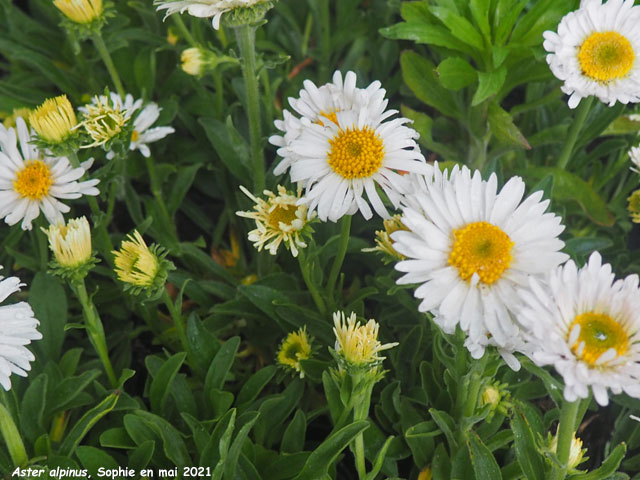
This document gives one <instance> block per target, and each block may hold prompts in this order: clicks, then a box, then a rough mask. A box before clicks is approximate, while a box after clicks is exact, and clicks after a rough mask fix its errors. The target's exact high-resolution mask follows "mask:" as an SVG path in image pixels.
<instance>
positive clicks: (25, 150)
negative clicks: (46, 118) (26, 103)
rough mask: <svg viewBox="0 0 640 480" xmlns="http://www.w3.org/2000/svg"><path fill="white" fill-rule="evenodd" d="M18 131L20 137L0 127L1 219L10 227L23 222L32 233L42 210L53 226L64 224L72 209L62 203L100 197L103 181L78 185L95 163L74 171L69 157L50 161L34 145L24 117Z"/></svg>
mask: <svg viewBox="0 0 640 480" xmlns="http://www.w3.org/2000/svg"><path fill="white" fill-rule="evenodd" d="M16 128H17V134H16V130H15V129H13V128H9V129H5V128H4V127H0V149H1V151H0V218H4V221H5V222H6V223H8V224H9V225H14V224H16V223H18V222H19V221H20V220H22V229H23V230H31V222H32V221H33V220H34V219H35V218H37V217H38V215H39V214H40V210H42V213H43V214H44V216H45V217H46V219H47V220H48V221H49V223H52V224H58V223H64V218H63V216H62V214H63V213H66V212H68V211H69V207H68V206H67V205H65V204H64V203H62V202H60V200H59V199H63V200H67V199H75V198H80V197H81V196H82V195H98V194H99V193H100V192H99V190H98V189H97V188H96V187H95V186H96V185H97V184H98V183H99V180H86V181H82V182H78V181H77V180H78V179H80V178H81V177H82V176H83V175H84V174H85V172H86V171H87V169H88V168H89V167H90V166H91V163H92V162H93V160H89V161H87V162H84V163H83V164H81V165H80V167H78V168H73V167H72V166H71V164H70V163H69V160H68V159H67V158H66V157H50V156H48V155H46V154H45V153H43V152H40V151H39V150H38V149H37V148H35V147H34V146H33V145H31V144H30V143H29V142H30V140H31V136H30V134H29V131H28V129H27V126H26V124H25V122H24V120H23V119H22V118H20V117H19V118H18V119H17V120H16ZM18 138H19V140H20V150H18Z"/></svg>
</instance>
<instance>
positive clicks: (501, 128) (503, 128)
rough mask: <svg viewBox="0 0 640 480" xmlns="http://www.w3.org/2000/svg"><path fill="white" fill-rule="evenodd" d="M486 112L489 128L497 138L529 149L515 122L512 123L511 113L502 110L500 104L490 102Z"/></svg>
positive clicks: (529, 146)
mask: <svg viewBox="0 0 640 480" xmlns="http://www.w3.org/2000/svg"><path fill="white" fill-rule="evenodd" d="M488 112H489V116H488V120H489V128H490V129H491V132H492V133H493V134H494V135H495V136H496V138H497V139H498V140H500V141H501V142H504V143H507V144H509V145H516V146H518V147H521V148H525V149H527V150H530V149H531V145H529V143H528V142H527V139H526V138H524V135H523V134H522V132H521V131H520V130H519V129H518V127H516V125H515V123H513V118H512V117H511V115H509V113H507V112H506V111H504V110H503V109H502V108H501V107H500V105H498V104H496V103H495V102H491V103H490V104H489V111H488Z"/></svg>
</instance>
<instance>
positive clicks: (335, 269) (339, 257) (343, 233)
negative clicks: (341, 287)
mask: <svg viewBox="0 0 640 480" xmlns="http://www.w3.org/2000/svg"><path fill="white" fill-rule="evenodd" d="M350 234H351V215H345V216H344V217H342V222H341V224H340V240H339V242H340V243H339V244H338V253H337V254H336V258H335V259H334V260H333V265H332V266H331V272H330V273H329V279H328V280H327V293H328V294H329V296H330V297H331V298H333V294H334V290H335V288H336V281H337V280H338V275H339V274H340V269H341V268H342V262H344V256H345V255H346V253H347V246H348V245H349V236H350Z"/></svg>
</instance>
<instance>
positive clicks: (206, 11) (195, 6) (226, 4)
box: [154, 0, 268, 30]
mask: <svg viewBox="0 0 640 480" xmlns="http://www.w3.org/2000/svg"><path fill="white" fill-rule="evenodd" d="M267 1H268V0H168V1H163V0H155V1H154V5H157V6H158V8H157V10H166V11H167V14H166V15H165V18H166V17H167V16H169V15H172V14H174V13H184V12H185V11H186V12H187V13H188V14H189V15H193V16H194V17H205V18H206V17H213V20H212V22H211V23H212V25H213V28H215V29H216V30H218V29H219V28H220V19H221V18H222V14H223V13H227V12H230V11H231V10H235V9H236V8H250V7H253V6H254V5H258V4H260V3H266V2H267Z"/></svg>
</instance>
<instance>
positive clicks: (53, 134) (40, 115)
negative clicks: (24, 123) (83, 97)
mask: <svg viewBox="0 0 640 480" xmlns="http://www.w3.org/2000/svg"><path fill="white" fill-rule="evenodd" d="M29 123H30V124H31V126H32V127H33V129H34V130H35V131H36V133H37V134H38V136H39V137H40V139H41V140H44V141H45V142H49V143H52V144H59V143H62V142H64V141H65V140H66V139H67V138H69V137H70V136H71V135H73V129H74V127H75V126H76V125H77V124H78V120H77V119H76V114H75V112H74V111H73V107H72V106H71V103H70V102H69V100H68V99H67V96H66V95H60V96H59V97H55V98H49V99H47V100H45V101H44V103H43V104H42V105H40V106H39V107H38V108H36V109H35V110H34V111H32V112H31V113H30V114H29Z"/></svg>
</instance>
